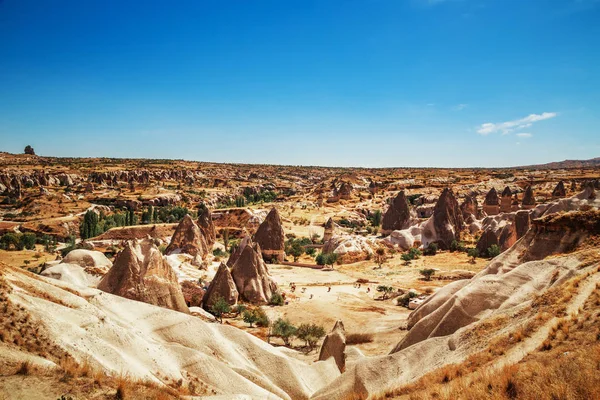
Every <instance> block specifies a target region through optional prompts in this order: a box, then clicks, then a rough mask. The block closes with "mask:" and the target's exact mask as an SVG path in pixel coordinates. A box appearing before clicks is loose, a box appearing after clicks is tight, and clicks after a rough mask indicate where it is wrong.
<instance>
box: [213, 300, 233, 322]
mask: <svg viewBox="0 0 600 400" xmlns="http://www.w3.org/2000/svg"><path fill="white" fill-rule="evenodd" d="M230 311H231V306H230V305H229V303H227V301H225V299H224V298H222V297H219V298H218V299H217V301H216V302H215V304H213V306H212V307H211V308H210V313H211V314H212V315H214V316H215V317H217V319H218V320H219V322H220V323H223V314H226V313H228V312H230Z"/></svg>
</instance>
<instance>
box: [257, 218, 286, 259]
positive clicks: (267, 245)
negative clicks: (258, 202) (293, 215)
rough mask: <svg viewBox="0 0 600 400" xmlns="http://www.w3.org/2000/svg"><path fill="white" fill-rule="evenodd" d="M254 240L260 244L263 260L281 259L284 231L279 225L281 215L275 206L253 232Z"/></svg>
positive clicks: (283, 252) (283, 253)
mask: <svg viewBox="0 0 600 400" xmlns="http://www.w3.org/2000/svg"><path fill="white" fill-rule="evenodd" d="M254 241H255V242H256V243H257V244H258V245H259V246H260V249H261V251H262V256H263V258H264V259H265V260H267V261H271V260H275V261H278V262H281V261H283V259H284V257H285V251H284V249H285V233H284V232H283V227H282V225H281V217H280V216H279V212H278V211H277V209H276V208H275V207H273V208H272V209H271V211H270V212H269V214H268V215H267V218H265V220H264V221H263V223H262V224H260V226H259V227H258V230H257V231H256V233H255V234H254Z"/></svg>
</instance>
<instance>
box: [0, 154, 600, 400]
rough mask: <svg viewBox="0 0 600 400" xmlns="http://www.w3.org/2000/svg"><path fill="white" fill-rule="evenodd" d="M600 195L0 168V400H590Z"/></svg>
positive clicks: (156, 165)
mask: <svg viewBox="0 0 600 400" xmlns="http://www.w3.org/2000/svg"><path fill="white" fill-rule="evenodd" d="M598 190H600V164H599V163H598V159H594V160H587V161H573V160H570V161H565V162H557V163H550V164H545V165H537V166H527V167H515V168H498V169H433V168H387V169H368V168H326V167H299V166H277V165H247V164H217V163H203V162H191V161H183V160H149V159H110V158H54V157H42V156H36V155H32V154H9V153H0V399H33V398H36V399H37V398H40V399H42V398H43V399H46V398H48V399H56V398H61V396H64V397H62V398H64V399H68V398H73V399H84V398H85V399H87V398H90V399H114V398H117V399H133V398H136V399H137V398H139V399H142V398H144V399H145V398H155V399H166V398H189V399H192V398H198V399H200V398H202V399H204V398H213V399H266V398H269V399H322V400H325V399H327V400H333V399H340V400H342V399H381V398H399V399H400V398H401V399H430V398H436V399H489V398H492V399H534V398H535V399H594V398H596V399H598V398H600V210H599V206H600V197H598V195H597V193H596V192H597V191H598Z"/></svg>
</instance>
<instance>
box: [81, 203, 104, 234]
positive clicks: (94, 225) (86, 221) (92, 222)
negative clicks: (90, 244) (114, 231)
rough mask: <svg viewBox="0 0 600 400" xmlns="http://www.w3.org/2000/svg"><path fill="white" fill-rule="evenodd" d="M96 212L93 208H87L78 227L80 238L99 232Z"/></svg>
mask: <svg viewBox="0 0 600 400" xmlns="http://www.w3.org/2000/svg"><path fill="white" fill-rule="evenodd" d="M98 222H99V218H98V214H96V212H95V211H94V210H88V211H87V212H86V213H85V215H84V217H83V221H82V223H81V226H80V227H79V234H80V236H81V238H82V239H84V240H85V239H89V238H92V237H95V236H98V235H99V234H100V229H99V228H98Z"/></svg>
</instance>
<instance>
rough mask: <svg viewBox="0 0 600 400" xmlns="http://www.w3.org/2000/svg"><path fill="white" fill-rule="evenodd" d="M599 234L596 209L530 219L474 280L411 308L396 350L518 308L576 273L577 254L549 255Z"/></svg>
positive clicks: (435, 295) (459, 284) (558, 252)
mask: <svg viewBox="0 0 600 400" xmlns="http://www.w3.org/2000/svg"><path fill="white" fill-rule="evenodd" d="M599 233H600V211H598V210H591V211H585V212H582V211H575V212H568V213H564V214H551V215H548V216H546V217H543V218H540V219H536V220H534V221H532V226H531V229H530V230H529V231H528V232H527V233H526V234H525V236H523V237H522V238H521V239H520V240H519V241H517V242H516V243H515V244H514V246H513V247H511V248H510V249H509V250H508V251H506V252H504V253H502V254H500V255H499V256H498V257H496V258H494V259H493V260H492V261H491V262H490V264H489V265H488V266H487V267H486V269H484V270H483V271H481V272H480V273H478V274H477V275H476V276H475V277H473V278H472V279H471V280H465V281H457V282H454V283H452V284H451V285H448V286H447V287H445V288H443V289H442V290H440V291H438V292H437V293H436V294H434V295H433V296H431V297H430V298H429V299H427V300H426V301H425V302H424V303H423V304H422V305H421V306H420V307H419V308H417V309H416V310H415V311H414V312H413V313H411V315H410V316H409V319H408V327H409V329H410V330H409V332H408V334H407V335H406V336H405V337H404V339H403V340H402V341H401V342H400V343H398V345H397V346H396V347H395V348H394V350H393V351H392V353H394V352H397V351H400V350H402V349H405V348H407V347H409V346H412V345H414V344H416V343H419V342H421V341H423V340H425V339H427V338H432V337H438V336H446V335H450V334H452V333H454V332H456V331H457V330H458V329H460V328H461V327H463V326H466V325H469V324H471V323H473V322H475V321H478V320H479V319H480V318H482V317H485V316H486V315H489V313H490V312H492V311H493V310H501V309H503V308H509V307H514V306H516V305H518V304H520V303H522V302H523V301H526V300H527V299H530V298H531V296H533V295H534V294H536V293H539V292H540V291H542V290H545V289H548V288H550V287H552V286H553V285H555V284H559V283H560V282H563V281H564V280H566V279H568V278H570V277H572V276H574V275H575V274H576V273H577V271H578V270H580V265H581V263H582V260H580V259H578V257H577V255H566V256H562V257H558V258H549V259H546V257H548V256H550V255H554V254H562V253H566V252H569V251H572V250H573V249H575V248H577V246H578V245H580V244H581V243H582V242H583V240H584V239H585V238H587V237H588V236H589V235H591V234H599ZM441 321H444V322H443V323H441Z"/></svg>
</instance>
